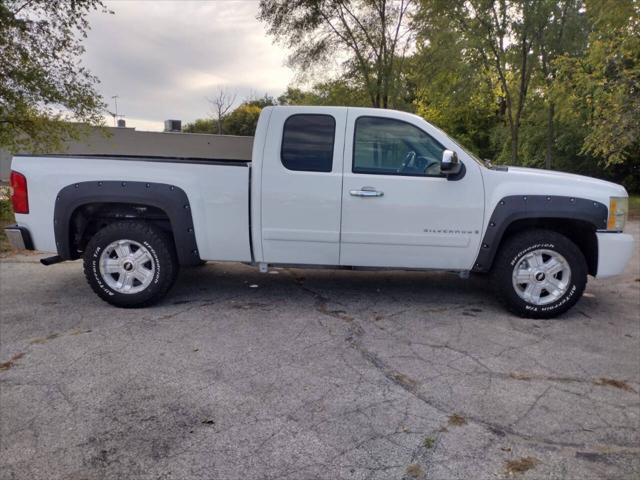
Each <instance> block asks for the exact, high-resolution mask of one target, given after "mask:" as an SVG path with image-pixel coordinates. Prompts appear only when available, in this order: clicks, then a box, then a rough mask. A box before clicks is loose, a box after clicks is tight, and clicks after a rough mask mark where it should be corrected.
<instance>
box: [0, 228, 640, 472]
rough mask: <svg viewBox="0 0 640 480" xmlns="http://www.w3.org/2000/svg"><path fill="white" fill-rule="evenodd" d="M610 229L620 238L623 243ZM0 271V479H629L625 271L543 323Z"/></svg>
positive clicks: (292, 285)
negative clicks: (162, 292) (101, 285)
mask: <svg viewBox="0 0 640 480" xmlns="http://www.w3.org/2000/svg"><path fill="white" fill-rule="evenodd" d="M629 230H630V231H631V232H633V233H634V235H635V236H636V239H637V240H640V223H639V222H637V221H635V222H631V224H630V226H629ZM37 258H38V257H37V256H14V257H10V258H5V259H3V260H2V261H1V262H0V302H1V324H0V342H1V343H0V479H2V480H9V479H29V480H35V479H47V480H53V479H70V480H94V479H96V480H97V479H167V480H168V479H181V480H182V479H225V480H226V479H328V480H338V479H402V478H406V479H414V478H418V479H419V478H429V479H442V480H448V479H457V478H460V479H485V478H486V479H490V478H525V479H530V478H544V479H603V478H611V479H620V478H627V479H637V478H640V424H639V422H640V393H639V392H640V313H639V312H640V258H639V255H638V252H636V255H635V257H634V259H633V262H632V263H631V265H630V266H629V267H628V269H627V271H626V273H625V275H623V276H621V277H618V278H615V279H607V280H594V279H590V281H589V284H588V287H587V292H586V295H585V297H584V298H583V299H582V300H581V301H580V302H579V303H578V304H577V305H576V307H574V308H573V309H572V310H571V311H570V312H568V313H567V314H565V315H563V316H562V317H561V318H558V319H555V320H525V319H520V318H516V317H514V316H512V315H510V314H508V313H506V312H505V310H503V308H502V307H501V306H500V305H499V304H498V303H497V301H496V300H495V298H494V297H493V295H492V294H491V291H490V290H489V289H488V288H487V286H486V281H485V279H484V278H483V277H473V278H471V279H470V280H462V279H459V278H458V277H457V276H455V275H452V274H446V273H425V272H349V271H332V270H297V269H293V270H290V269H277V270H272V272H271V273H269V274H260V273H258V272H257V271H256V270H255V269H253V268H250V267H248V266H244V265H239V264H224V263H210V264H208V265H206V266H204V267H200V268H193V269H188V270H184V271H183V272H182V274H181V277H180V279H179V281H178V283H177V284H176V286H175V287H174V289H173V291H172V292H171V294H170V296H169V297H168V298H167V299H166V301H165V302H163V303H162V304H160V305H158V306H156V307H152V308H148V309H144V310H120V309H115V308H113V307H110V306H108V305H107V304H105V303H103V302H102V301H101V300H99V299H98V298H97V297H96V296H95V295H94V294H93V293H92V292H91V291H90V289H89V287H88V286H87V285H86V284H85V281H84V277H83V275H82V273H81V265H80V263H79V262H72V263H63V264H60V265H55V266H51V267H46V268H45V267H43V266H41V265H40V264H38V263H37Z"/></svg>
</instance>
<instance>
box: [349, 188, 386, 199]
mask: <svg viewBox="0 0 640 480" xmlns="http://www.w3.org/2000/svg"><path fill="white" fill-rule="evenodd" d="M349 195H351V196H353V197H382V196H383V195H384V192H379V191H378V190H376V189H375V188H373V187H362V188H361V189H360V190H349Z"/></svg>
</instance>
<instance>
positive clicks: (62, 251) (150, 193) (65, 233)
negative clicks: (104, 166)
mask: <svg viewBox="0 0 640 480" xmlns="http://www.w3.org/2000/svg"><path fill="white" fill-rule="evenodd" d="M90 203H131V204H136V205H146V206H150V207H156V208H159V209H160V210H162V211H164V212H165V213H166V214H167V216H168V217H169V222H170V223H171V229H172V233H173V238H174V241H175V246H176V253H177V255H178V261H179V262H180V264H181V265H197V264H199V263H200V261H201V259H200V254H199V252H198V245H197V242H196V237H195V229H194V226H193V220H192V217H191V205H190V204H189V198H188V197H187V194H186V193H185V192H184V190H182V189H181V188H179V187H176V186H175V185H168V184H165V183H149V182H130V181H113V180H104V181H91V182H79V183H74V184H71V185H67V186H66V187H64V188H63V189H62V190H60V192H58V195H57V196H56V202H55V208H54V215H53V231H54V234H55V240H56V248H57V250H58V255H60V257H62V258H63V259H65V260H74V259H76V258H78V255H77V252H74V251H73V249H72V245H71V238H70V226H71V225H70V224H71V218H72V216H73V214H74V212H75V211H76V210H77V209H78V208H79V207H81V206H83V205H87V204H90Z"/></svg>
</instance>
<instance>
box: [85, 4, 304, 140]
mask: <svg viewBox="0 0 640 480" xmlns="http://www.w3.org/2000/svg"><path fill="white" fill-rule="evenodd" d="M107 5H108V8H110V9H111V10H113V11H114V12H115V14H114V15H108V14H103V13H95V14H93V15H92V16H91V17H90V23H91V32H90V33H89V37H88V38H87V40H86V43H85V46H86V53H85V56H84V64H85V65H86V66H87V67H88V68H89V69H90V70H91V71H92V73H94V74H95V75H97V76H98V78H100V80H101V84H100V86H99V90H100V92H101V93H102V94H103V96H104V98H105V100H106V101H107V102H108V103H109V106H110V108H111V109H112V107H113V101H112V100H111V97H112V96H113V95H118V96H119V99H118V111H119V113H122V114H124V115H125V117H126V119H127V124H128V126H135V127H137V128H140V129H143V128H145V129H149V128H153V129H156V130H161V129H162V126H163V121H164V120H165V119H168V118H178V119H181V120H183V122H187V121H192V120H194V119H196V118H202V117H205V116H208V115H210V112H211V111H210V107H209V104H208V103H207V101H206V97H207V96H212V95H213V94H214V92H215V89H216V87H218V86H219V87H224V88H227V89H228V90H231V91H237V92H238V99H239V100H240V99H241V98H243V97H247V96H249V95H251V94H253V95H260V96H261V95H263V94H265V93H269V94H271V95H278V94H280V93H281V92H282V91H284V89H285V88H286V86H287V85H288V84H289V82H290V81H291V80H292V78H293V72H292V71H291V70H290V69H288V68H287V67H285V66H284V62H285V60H286V57H287V52H286V51H285V50H284V49H283V48H281V47H280V46H278V45H274V44H273V39H272V38H271V37H268V36H267V35H266V32H265V25H264V24H262V23H260V22H259V21H258V20H257V19H256V16H257V14H258V4H257V1H255V2H254V1H228V0H218V1H209V2H202V1H163V2H149V1H113V2H108V3H107Z"/></svg>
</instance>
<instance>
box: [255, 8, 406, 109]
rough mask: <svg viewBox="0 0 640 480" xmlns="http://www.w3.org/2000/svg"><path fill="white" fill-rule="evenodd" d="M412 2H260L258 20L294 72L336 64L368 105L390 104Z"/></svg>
mask: <svg viewBox="0 0 640 480" xmlns="http://www.w3.org/2000/svg"><path fill="white" fill-rule="evenodd" d="M415 7H416V2H415V1H414V0H322V1H318V0H295V1H294V0H260V15H259V18H260V19H261V20H262V21H264V22H266V23H267V24H268V25H269V30H268V31H269V33H270V34H271V35H274V36H275V37H276V38H277V39H278V40H281V41H282V42H283V43H284V44H285V45H286V46H287V47H289V48H290V49H291V50H292V51H293V53H292V55H291V57H290V59H289V61H290V64H291V65H293V66H295V67H298V68H299V69H300V71H307V70H309V69H310V68H312V67H316V68H317V67H327V66H331V65H333V64H334V63H335V62H336V60H337V59H341V60H342V70H341V72H340V73H341V74H342V75H340V76H341V77H342V78H352V79H355V80H356V82H357V83H359V84H361V85H363V86H364V90H365V92H366V93H367V96H368V99H369V104H370V105H371V106H374V107H383V108H387V107H390V106H394V105H395V104H396V99H397V97H398V91H397V90H398V87H399V79H400V78H401V76H402V73H403V72H404V71H405V68H406V62H405V58H406V55H407V53H408V52H409V50H410V48H411V45H412V41H413V40H412V39H413V29H412V24H411V18H412V15H413V12H414V10H415Z"/></svg>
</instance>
